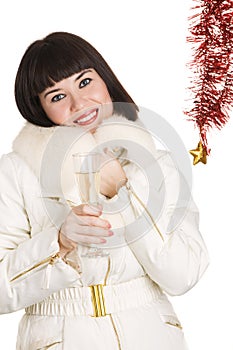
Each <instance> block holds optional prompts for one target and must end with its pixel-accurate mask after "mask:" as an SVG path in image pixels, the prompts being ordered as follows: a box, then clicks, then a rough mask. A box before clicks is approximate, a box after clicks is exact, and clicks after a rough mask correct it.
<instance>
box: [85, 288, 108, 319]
mask: <svg viewBox="0 0 233 350" xmlns="http://www.w3.org/2000/svg"><path fill="white" fill-rule="evenodd" d="M89 288H91V299H92V305H93V310H94V315H93V317H102V316H106V315H107V314H106V309H105V301H104V294H103V284H96V285H93V286H89Z"/></svg>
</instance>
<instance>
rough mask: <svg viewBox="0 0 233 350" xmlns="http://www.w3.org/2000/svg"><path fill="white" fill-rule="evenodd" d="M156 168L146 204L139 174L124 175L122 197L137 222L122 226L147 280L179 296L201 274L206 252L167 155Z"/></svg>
mask: <svg viewBox="0 0 233 350" xmlns="http://www.w3.org/2000/svg"><path fill="white" fill-rule="evenodd" d="M158 164H159V168H160V169H161V174H162V176H158V178H157V177H156V174H155V176H154V178H152V180H151V184H150V186H149V199H148V198H147V201H144V200H143V199H142V197H143V194H144V192H146V190H145V191H144V187H143V184H142V182H141V184H140V186H139V185H138V184H139V183H140V176H141V175H140V176H139V175H137V172H136V171H134V172H132V173H131V175H129V181H130V182H129V183H130V186H128V193H129V196H130V201H131V206H132V207H133V208H134V211H137V213H138V218H137V219H136V221H135V223H134V224H133V225H132V224H131V225H128V226H127V235H126V237H127V241H128V244H129V246H130V248H131V250H132V251H133V253H134V254H135V256H136V258H137V259H138V261H139V262H140V264H141V265H142V266H143V268H144V270H145V272H146V273H147V274H148V275H149V276H150V277H151V279H153V280H154V281H155V282H156V283H157V284H158V285H159V286H160V287H161V288H162V289H163V290H164V291H165V292H167V293H168V294H170V295H180V294H183V293H185V292H186V291H188V290H189V289H191V288H192V287H193V286H194V285H195V284H196V283H197V282H198V280H199V279H200V278H201V276H202V275H203V273H204V271H205V270H206V268H207V266H208V252H207V249H206V246H205V243H204V241H203V238H202V236H201V233H200V231H199V213H198V209H197V207H196V205H195V203H194V201H193V199H192V197H191V194H190V190H189V186H188V185H187V183H186V181H185V180H184V178H183V177H182V175H181V174H180V172H179V171H178V169H176V167H175V166H174V164H173V162H172V161H171V158H170V156H169V154H168V153H167V152H164V153H163V154H162V156H161V157H160V159H159V160H158ZM161 174H160V175H161ZM153 182H154V184H153ZM126 220H127V219H126Z"/></svg>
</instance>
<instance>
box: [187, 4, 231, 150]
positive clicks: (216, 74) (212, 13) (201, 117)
mask: <svg viewBox="0 0 233 350" xmlns="http://www.w3.org/2000/svg"><path fill="white" fill-rule="evenodd" d="M195 1H196V2H198V3H199V5H197V6H195V7H193V8H192V10H194V11H196V13H195V14H194V15H192V16H191V17H190V18H189V20H190V21H191V25H190V28H189V31H190V34H191V35H190V36H189V37H188V38H187V41H188V42H190V43H192V44H193V50H194V51H195V52H194V55H193V60H192V61H191V62H190V63H189V64H188V65H189V67H190V68H191V70H192V72H193V74H194V77H193V79H192V83H191V84H192V86H190V87H189V89H190V90H191V92H192V94H193V95H194V97H193V104H194V107H193V108H192V109H191V110H189V111H186V112H185V114H186V115H187V116H188V120H191V121H193V122H194V123H195V126H196V127H198V128H199V130H200V141H201V143H202V145H203V147H204V149H205V151H206V154H207V155H209V153H210V149H209V148H208V143H207V137H206V133H207V132H208V131H209V129H210V128H212V127H217V128H218V129H221V128H222V127H223V126H224V125H225V124H226V122H227V121H228V119H229V110H230V107H231V106H232V105H233V88H232V85H233V0H228V1H227V0H225V1H224V0H201V1H200V0H195ZM194 44H195V45H194Z"/></svg>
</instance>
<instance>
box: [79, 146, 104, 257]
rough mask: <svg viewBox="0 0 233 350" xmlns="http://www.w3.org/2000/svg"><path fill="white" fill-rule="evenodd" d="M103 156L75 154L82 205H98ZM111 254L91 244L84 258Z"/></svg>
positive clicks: (97, 154)
mask: <svg viewBox="0 0 233 350" xmlns="http://www.w3.org/2000/svg"><path fill="white" fill-rule="evenodd" d="M101 159H102V155H101V153H99V152H89V153H75V154H73V160H74V171H75V178H76V181H77V184H78V190H79V194H80V197H81V200H82V203H88V204H90V205H97V204H98V203H99V192H100V165H101ZM108 255H109V253H108V252H107V251H105V250H103V249H101V248H100V247H98V246H97V245H95V244H91V245H90V248H89V250H88V252H87V253H86V254H83V255H82V256H83V257H88V258H98V257H105V256H108Z"/></svg>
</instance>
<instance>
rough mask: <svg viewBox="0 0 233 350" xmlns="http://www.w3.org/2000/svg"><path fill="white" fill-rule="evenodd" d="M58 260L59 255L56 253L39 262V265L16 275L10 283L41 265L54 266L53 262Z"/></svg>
mask: <svg viewBox="0 0 233 350" xmlns="http://www.w3.org/2000/svg"><path fill="white" fill-rule="evenodd" d="M58 258H60V254H59V253H56V254H53V255H52V256H49V257H48V258H46V259H44V260H42V261H40V262H39V263H37V264H36V265H34V266H32V267H30V268H29V269H27V270H26V271H23V272H21V273H19V274H18V275H16V276H15V277H13V278H12V279H11V280H10V282H14V281H15V280H17V279H18V278H20V277H22V276H24V275H26V274H27V273H29V272H31V271H32V270H34V269H36V268H38V267H40V266H42V265H45V264H47V263H48V264H50V265H54V263H55V261H56V260H57V259H58Z"/></svg>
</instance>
